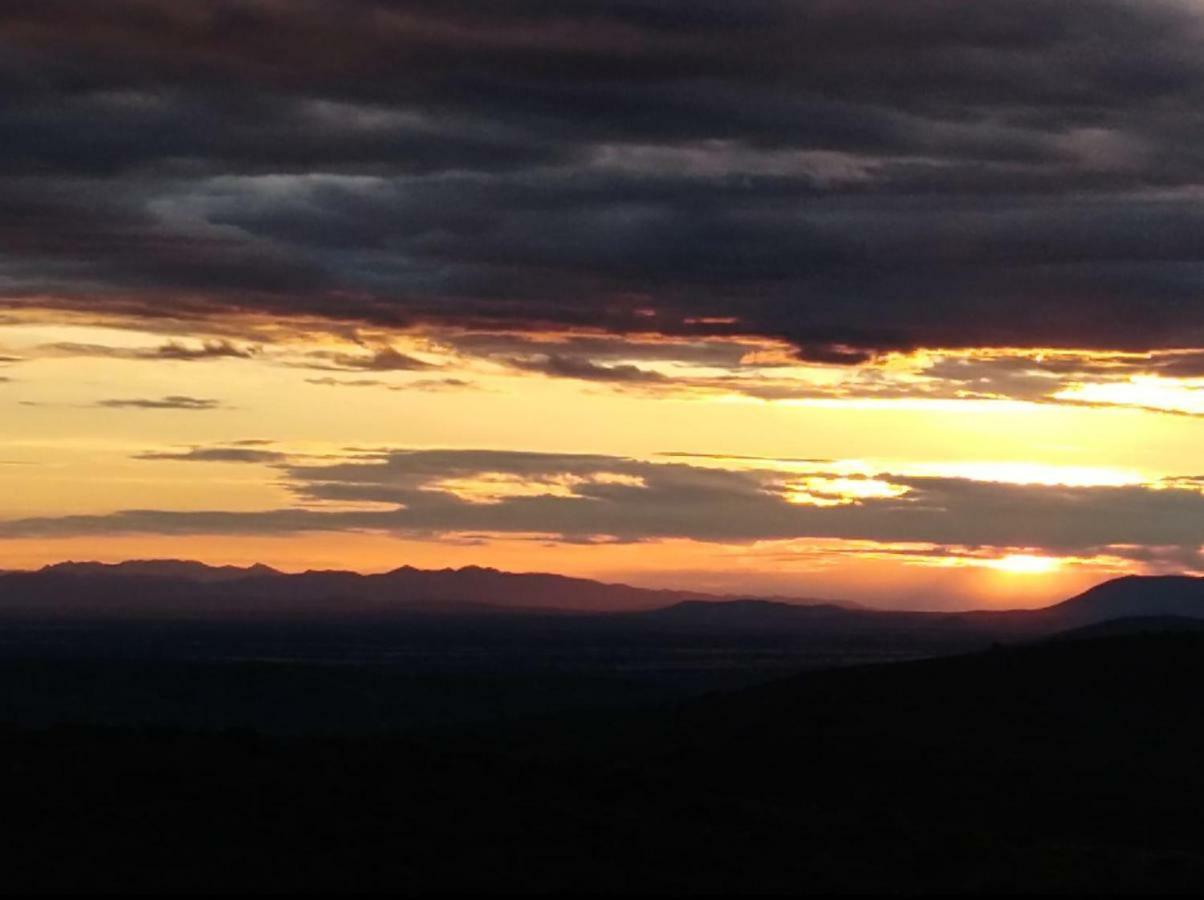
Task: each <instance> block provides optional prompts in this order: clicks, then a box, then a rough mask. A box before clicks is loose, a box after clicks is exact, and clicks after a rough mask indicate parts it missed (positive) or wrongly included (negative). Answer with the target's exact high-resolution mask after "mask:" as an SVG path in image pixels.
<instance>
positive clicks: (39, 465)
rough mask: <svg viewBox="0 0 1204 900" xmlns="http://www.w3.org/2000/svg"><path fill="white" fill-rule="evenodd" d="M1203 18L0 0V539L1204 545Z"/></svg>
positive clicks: (725, 4)
mask: <svg viewBox="0 0 1204 900" xmlns="http://www.w3.org/2000/svg"><path fill="white" fill-rule="evenodd" d="M64 23H70V27H65V26H64ZM1202 41H1204V2H1196V0H1191V2H1188V0H1176V2H1170V0H1124V2H1122V0H1092V2H1084V3H1074V2H1066V0H1009V2H1007V3H969V2H946V0H897V2H891V3H887V2H881V0H810V2H807V0H800V2H786V0H739V2H736V0H682V2H676V0H674V2H652V0H647V2H638V0H579V2H574V0H558V2H543V0H530V2H513V3H511V2H487V0H481V2H473V0H458V2H451V0H442V2H427V0H408V2H398V3H384V2H372V0H351V2H341V3H335V2H323V0H296V2H277V0H197V2H189V3H180V2H168V0H107V2H105V3H79V2H65V0H29V2H19V0H18V2H7V3H4V4H3V5H2V6H0V85H2V86H0V92H2V97H3V102H2V103H0V412H2V414H3V419H2V421H3V426H2V427H0V568H29V567H36V566H40V565H43V564H46V563H50V562H55V561H59V560H64V559H100V560H106V561H116V560H121V559H127V558H146V557H182V558H193V559H201V560H204V561H208V562H214V563H236V564H249V563H252V562H264V563H268V564H271V565H275V566H278V567H280V568H283V569H286V570H290V571H293V570H303V569H307V568H349V569H357V570H361V571H382V570H386V569H391V568H395V567H397V566H400V565H403V564H411V565H415V566H421V567H434V568H439V567H444V566H463V565H469V564H476V565H487V566H496V567H498V568H502V569H507V570H513V571H552V572H561V573H565V574H574V575H584V576H589V577H596V578H602V579H605V580H620V581H627V582H630V583H633V584H640V585H650V586H666V587H668V586H672V587H684V588H691V589H706V590H713V591H717V592H732V593H752V592H755V593H760V594H778V595H792V596H798V597H834V598H847V599H850V600H855V601H860V602H864V603H868V604H872V605H878V606H886V607H910V608H927V609H953V608H963V607H974V606H989V607H1002V606H1025V605H1039V604H1045V603H1049V602H1052V601H1054V600H1057V599H1061V598H1063V597H1065V596H1068V595H1069V594H1071V593H1074V592H1075V591H1077V590H1079V589H1081V588H1083V587H1085V586H1087V585H1090V584H1092V583H1095V582H1097V581H1100V580H1103V579H1104V578H1107V577H1111V576H1113V575H1116V574H1121V573H1127V572H1132V573H1154V572H1187V573H1193V574H1204V553H1202V550H1204V463H1202V462H1201V453H1200V448H1201V445H1202V440H1204V419H1202V418H1201V417H1202V416H1204V150H1202V149H1201V148H1204V96H1202V95H1201V91H1200V86H1201V85H1204V54H1201V53H1200V52H1199V48H1200V47H1201V46H1204V44H1202V43H1201V42H1202Z"/></svg>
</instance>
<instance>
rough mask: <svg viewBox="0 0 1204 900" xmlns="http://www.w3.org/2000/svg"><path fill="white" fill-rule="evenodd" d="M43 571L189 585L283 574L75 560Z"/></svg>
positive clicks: (190, 563) (180, 563) (183, 562)
mask: <svg viewBox="0 0 1204 900" xmlns="http://www.w3.org/2000/svg"><path fill="white" fill-rule="evenodd" d="M39 571H41V572H45V573H47V574H57V575H78V576H90V575H110V576H130V577H142V578H180V579H184V580H187V581H233V580H235V579H239V578H256V577H267V576H274V575H281V574H282V573H281V572H279V571H277V570H276V569H273V568H272V567H271V566H265V565H264V564H263V563H255V564H254V565H251V566H248V567H246V568H240V567H238V566H210V565H207V564H205V563H202V562H197V561H196V560H191V559H130V560H126V561H124V562H119V563H102V562H97V561H95V560H88V561H78V562H77V561H74V560H71V561H67V562H61V563H54V564H53V565H48V566H43V567H42V568H41V569H40V570H39Z"/></svg>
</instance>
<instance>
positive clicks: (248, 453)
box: [134, 446, 288, 463]
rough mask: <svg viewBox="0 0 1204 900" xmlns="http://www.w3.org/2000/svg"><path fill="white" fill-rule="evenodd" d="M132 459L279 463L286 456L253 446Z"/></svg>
mask: <svg viewBox="0 0 1204 900" xmlns="http://www.w3.org/2000/svg"><path fill="white" fill-rule="evenodd" d="M134 459H141V460H155V461H166V462H229V463H281V462H284V461H285V460H287V459H288V455H287V454H285V453H281V452H279V451H276V450H263V449H259V448H257V447H254V446H231V447H192V448H190V449H188V450H176V451H166V450H165V451H147V452H145V453H138V454H135V455H134Z"/></svg>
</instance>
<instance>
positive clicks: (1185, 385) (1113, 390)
mask: <svg viewBox="0 0 1204 900" xmlns="http://www.w3.org/2000/svg"><path fill="white" fill-rule="evenodd" d="M1055 396H1056V397H1057V398H1058V399H1059V400H1070V401H1075V402H1078V403H1097V404H1107V405H1114V406H1135V407H1140V408H1143V409H1150V410H1165V411H1166V412H1177V413H1184V414H1186V415H1193V416H1201V415H1204V381H1201V380H1200V379H1191V380H1187V379H1173V378H1159V377H1157V376H1153V375H1135V376H1133V377H1132V378H1130V379H1129V380H1128V381H1122V382H1109V383H1104V384H1081V385H1076V386H1074V387H1070V388H1067V389H1066V390H1063V391H1059V392H1058V393H1057V394H1056V395H1055Z"/></svg>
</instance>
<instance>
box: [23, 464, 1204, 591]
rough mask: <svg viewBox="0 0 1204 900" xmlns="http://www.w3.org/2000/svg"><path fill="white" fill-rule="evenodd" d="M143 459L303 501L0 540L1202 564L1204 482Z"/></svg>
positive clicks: (770, 468)
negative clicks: (725, 549)
mask: <svg viewBox="0 0 1204 900" xmlns="http://www.w3.org/2000/svg"><path fill="white" fill-rule="evenodd" d="M139 458H141V459H144V460H158V461H162V460H177V461H195V462H215V461H219V462H244V463H277V464H279V470H280V472H281V474H282V476H283V477H284V479H285V481H286V483H287V485H288V486H289V488H290V490H291V491H292V492H293V493H294V495H295V496H296V497H297V499H298V500H299V501H300V503H299V504H298V505H296V506H293V507H289V508H281V509H274V510H266V511H259V512H225V511H200V512H192V511H171V510H131V511H124V512H118V513H114V514H110V515H99V516H62V517H51V518H36V519H23V520H9V521H6V522H0V536H2V537H7V538H12V537H31V536H41V537H61V536H70V535H81V534H82V535H106V534H122V533H131V532H133V533H148V534H168V535H171V534H176V535H179V534H260V535H269V534H289V533H301V532H312V531H349V530H350V531H380V532H388V533H393V534H398V535H409V536H427V537H431V536H445V537H446V536H452V535H456V534H464V533H476V534H481V533H485V534H502V535H504V534H514V535H530V534H538V535H547V536H551V537H552V538H554V539H558V540H561V541H586V542H591V541H634V542H639V541H656V540H665V539H675V538H676V539H689V540H693V541H701V542H712V543H716V544H731V543H751V542H758V541H789V540H797V539H835V540H841V541H857V542H868V544H863V545H861V546H860V549H859V551H858V552H867V546H868V547H870V548H871V549H872V547H873V546H874V545H880V546H882V547H886V548H890V547H894V546H900V545H901V546H903V547H904V548H907V547H914V546H916V545H919V546H922V547H925V548H927V549H925V551H924V553H925V554H926V555H929V556H933V555H941V554H942V553H944V555H946V556H948V553H945V551H940V548H946V549H947V550H948V552H949V553H952V554H953V555H954V556H957V555H959V554H967V553H970V554H973V553H975V552H985V553H990V552H1006V551H1008V550H1015V549H1017V548H1021V549H1024V550H1030V551H1032V550H1035V551H1040V552H1042V553H1048V554H1053V555H1059V556H1068V557H1083V556H1101V555H1102V556H1110V557H1113V558H1120V559H1125V560H1130V561H1134V562H1140V563H1158V564H1167V563H1173V564H1176V565H1179V566H1183V567H1187V568H1191V569H1201V568H1204V560H1202V559H1201V548H1202V546H1204V482H1201V480H1200V479H1197V478H1183V479H1175V480H1168V481H1164V482H1161V483H1157V484H1149V485H1143V484H1130V485H1086V486H1069V485H1061V484H1034V483H1007V482H998V481H984V480H977V479H971V478H963V477H949V476H917V475H893V474H889V473H881V474H874V475H857V474H853V475H850V474H837V473H836V471H835V470H834V469H833V468H832V467H831V466H824V465H823V464H821V463H820V462H818V461H806V463H807V464H806V465H798V466H793V467H789V468H787V467H782V466H781V464H780V462H779V463H778V467H777V468H775V467H774V464H773V463H771V462H770V461H764V462H762V463H757V462H755V461H750V460H745V461H743V465H741V466H739V467H726V468H725V467H722V466H717V465H713V464H712V465H706V466H703V465H691V464H687V463H683V462H676V461H673V462H656V461H647V460H636V459H629V458H624V457H612V456H606V455H598V454H552V453H525V452H514V451H483V450H381V451H371V452H365V453H362V454H360V455H357V456H356V457H354V458H348V459H344V460H342V461H339V462H335V463H322V464H298V463H297V462H296V461H292V462H282V460H283V458H284V457H283V455H282V454H277V453H275V452H271V451H261V450H256V449H241V448H238V447H216V448H193V449H191V450H189V451H185V452H178V453H148V454H143V455H142V456H140V457H139ZM728 462H729V463H731V462H736V461H735V460H729V461H728ZM750 463H752V464H753V465H752V466H751V467H750V465H749V464H750ZM938 551H940V552H938ZM891 552H898V553H903V554H908V553H913V552H914V551H913V550H908V549H903V550H896V551H891Z"/></svg>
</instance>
